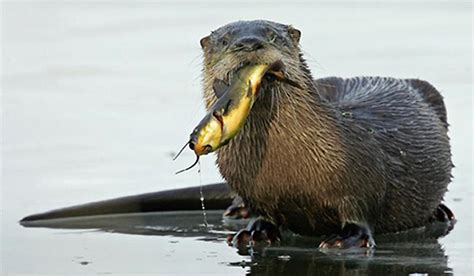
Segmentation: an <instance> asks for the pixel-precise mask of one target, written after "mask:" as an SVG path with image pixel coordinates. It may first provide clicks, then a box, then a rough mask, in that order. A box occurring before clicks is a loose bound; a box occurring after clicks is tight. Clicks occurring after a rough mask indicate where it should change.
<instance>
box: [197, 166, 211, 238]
mask: <svg viewBox="0 0 474 276" xmlns="http://www.w3.org/2000/svg"><path fill="white" fill-rule="evenodd" d="M198 174H199V195H200V197H199V200H200V201H201V209H202V218H203V222H204V226H205V227H206V229H207V230H211V229H210V227H209V223H208V222H207V214H206V204H205V203H204V194H203V193H202V175H201V162H199V161H198Z"/></svg>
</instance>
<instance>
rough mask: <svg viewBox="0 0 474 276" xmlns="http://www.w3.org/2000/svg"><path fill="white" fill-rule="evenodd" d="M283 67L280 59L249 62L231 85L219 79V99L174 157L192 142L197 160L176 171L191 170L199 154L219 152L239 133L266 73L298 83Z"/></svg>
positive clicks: (217, 85) (238, 72)
mask: <svg viewBox="0 0 474 276" xmlns="http://www.w3.org/2000/svg"><path fill="white" fill-rule="evenodd" d="M283 70H284V65H283V63H282V62H281V61H276V62H274V63H272V64H255V65H246V66H244V67H242V68H240V69H239V70H237V71H236V72H235V74H234V75H233V77H232V79H231V81H230V85H226V83H225V82H224V81H222V80H219V79H216V80H215V81H214V85H213V88H214V93H215V94H216V96H217V101H216V102H215V103H214V104H213V105H212V106H211V107H210V108H209V111H208V112H207V114H206V115H205V116H204V118H202V120H201V121H200V122H199V124H198V125H197V126H196V127H195V128H194V129H193V131H192V133H191V134H190V138H189V141H188V142H187V143H186V144H185V145H184V147H183V148H182V149H181V150H180V151H179V152H178V154H177V155H176V157H175V158H174V159H176V158H177V157H178V156H179V155H180V154H181V152H182V151H183V150H184V149H185V148H186V147H187V146H188V145H189V147H190V148H191V150H193V151H194V153H195V154H196V161H195V162H194V163H193V164H192V165H191V166H190V167H188V168H186V169H183V170H180V171H178V172H177V174H178V173H181V172H183V171H187V170H189V169H191V168H192V167H194V166H195V165H196V164H197V163H198V162H199V157H200V156H202V155H205V154H208V153H211V152H214V151H216V150H217V149H219V148H220V147H222V146H224V145H226V144H227V143H229V141H230V140H232V138H234V137H235V136H236V135H237V134H238V133H239V131H240V129H241V128H242V127H243V125H244V124H245V121H246V119H247V117H248V115H249V113H250V110H251V109H252V106H253V104H254V102H255V100H256V98H257V96H258V92H259V90H260V86H261V83H262V79H263V77H264V76H265V74H267V73H269V74H270V75H271V76H273V77H274V78H275V79H276V80H280V81H283V82H286V83H289V84H291V85H295V86H297V85H298V84H297V83H295V82H294V81H291V80H289V79H287V78H286V77H285V74H284V71H283Z"/></svg>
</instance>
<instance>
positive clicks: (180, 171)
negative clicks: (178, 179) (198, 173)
mask: <svg viewBox="0 0 474 276" xmlns="http://www.w3.org/2000/svg"><path fill="white" fill-rule="evenodd" d="M198 162H199V155H196V161H194V163H193V164H192V165H191V166H189V167H187V168H185V169H182V170H179V171H177V172H175V173H174V174H180V173H182V172H185V171H188V170H190V169H192V168H193V167H194V166H196V164H197V163H198Z"/></svg>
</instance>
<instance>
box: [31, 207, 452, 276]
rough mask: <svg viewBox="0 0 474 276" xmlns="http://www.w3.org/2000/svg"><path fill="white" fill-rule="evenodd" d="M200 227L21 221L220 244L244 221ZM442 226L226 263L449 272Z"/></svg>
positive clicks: (322, 271)
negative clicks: (368, 244) (356, 244)
mask: <svg viewBox="0 0 474 276" xmlns="http://www.w3.org/2000/svg"><path fill="white" fill-rule="evenodd" d="M207 220H208V223H209V225H210V228H209V229H206V227H205V225H204V224H203V217H202V213H201V212H200V211H180V212H156V213H136V214H126V215H107V216H90V217H80V218H68V219H51V220H42V221H41V220H39V221H32V222H22V225H23V226H25V227H49V228H60V229H99V230H101V231H107V232H114V233H124V234H135V235H160V236H164V235H167V236H168V235H169V236H174V237H195V238H198V240H202V241H206V242H209V241H211V242H226V237H227V235H228V234H230V233H233V232H234V231H235V230H236V229H239V228H241V227H243V226H244V225H245V223H246V222H245V221H236V222H235V223H228V222H227V223H225V224H224V223H223V222H222V211H208V213H207ZM443 227H445V226H444V225H440V224H433V225H431V226H430V227H427V228H426V229H418V230H413V231H409V232H406V233H403V234H397V235H386V236H378V237H377V248H376V249H374V250H369V251H367V250H365V249H348V250H337V249H332V250H320V249H318V248H317V245H318V244H319V240H318V239H316V238H308V237H301V236H296V235H292V234H290V233H287V234H286V235H285V237H284V242H283V243H282V244H281V245H280V246H272V247H257V248H253V249H251V250H248V251H246V250H244V251H240V252H238V253H239V254H249V255H251V260H252V261H251V262H237V263H228V264H227V265H229V266H243V267H246V268H247V269H248V272H249V274H251V275H286V274H288V275H300V274H303V275H366V274H370V275H408V274H410V273H428V274H429V275H439V274H445V273H451V272H452V270H451V268H449V267H448V264H447V259H448V258H447V256H446V255H445V253H444V250H443V248H442V247H441V245H440V244H439V243H438V241H437V240H436V239H435V238H434V237H435V236H437V235H438V233H440V232H442V231H443Z"/></svg>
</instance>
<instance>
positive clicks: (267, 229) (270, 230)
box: [228, 218, 281, 247]
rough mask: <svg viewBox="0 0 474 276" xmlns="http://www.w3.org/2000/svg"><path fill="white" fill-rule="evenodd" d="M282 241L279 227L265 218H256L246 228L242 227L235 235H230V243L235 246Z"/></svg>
mask: <svg viewBox="0 0 474 276" xmlns="http://www.w3.org/2000/svg"><path fill="white" fill-rule="evenodd" d="M280 241H281V234H280V230H279V229H278V227H277V226H276V225H274V224H273V223H271V222H268V221H266V220H264V219H263V218H256V219H255V220H253V221H251V222H250V223H249V225H248V226H247V228H246V229H242V230H240V231H239V232H237V233H236V234H235V235H231V236H229V237H228V243H229V245H231V246H235V247H242V246H249V245H253V244H255V243H262V242H264V243H266V244H268V245H270V244H275V243H278V242H280Z"/></svg>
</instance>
